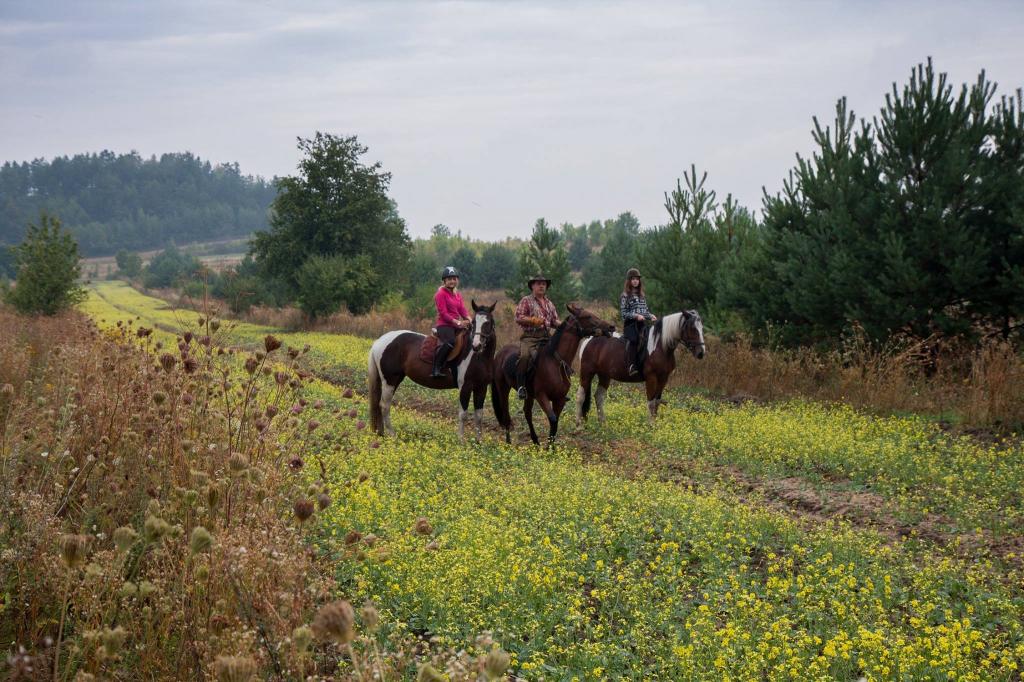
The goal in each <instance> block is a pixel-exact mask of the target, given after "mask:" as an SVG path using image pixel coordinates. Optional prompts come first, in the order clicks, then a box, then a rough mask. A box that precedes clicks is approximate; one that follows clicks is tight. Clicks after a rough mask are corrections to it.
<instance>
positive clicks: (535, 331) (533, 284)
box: [516, 275, 561, 400]
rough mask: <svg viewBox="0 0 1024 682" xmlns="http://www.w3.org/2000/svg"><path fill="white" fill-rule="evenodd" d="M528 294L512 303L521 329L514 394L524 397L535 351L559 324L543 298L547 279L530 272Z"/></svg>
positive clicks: (549, 282) (546, 287) (555, 314)
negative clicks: (514, 304)
mask: <svg viewBox="0 0 1024 682" xmlns="http://www.w3.org/2000/svg"><path fill="white" fill-rule="evenodd" d="M526 286H527V287H528V288H529V289H530V293H529V294H527V295H526V296H523V297H522V298H521V299H520V300H519V304H518V305H517V306H516V324H518V325H519V327H520V329H521V330H522V334H521V335H520V336H519V363H518V364H517V365H516V393H517V395H518V396H519V399H520V400H525V399H526V373H527V371H529V369H530V363H531V361H532V360H533V359H534V358H535V357H536V356H537V352H538V351H539V350H540V349H541V348H542V347H543V346H544V344H545V343H547V340H548V337H549V336H550V334H551V330H552V329H554V328H555V327H557V326H558V325H559V324H561V322H560V320H559V319H558V310H556V309H555V304H554V303H552V302H551V300H550V299H549V298H548V297H547V291H548V287H549V286H551V280H550V279H548V278H547V277H545V276H544V275H534V276H533V277H531V278H530V279H529V281H528V282H527V283H526Z"/></svg>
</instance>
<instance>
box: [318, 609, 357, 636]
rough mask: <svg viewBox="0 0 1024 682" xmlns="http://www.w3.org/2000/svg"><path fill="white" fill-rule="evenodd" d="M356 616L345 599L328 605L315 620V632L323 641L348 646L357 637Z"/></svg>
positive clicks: (319, 612)
mask: <svg viewBox="0 0 1024 682" xmlns="http://www.w3.org/2000/svg"><path fill="white" fill-rule="evenodd" d="M355 622H356V614H355V611H354V610H353V609H352V605H351V604H349V603H348V602H347V601H346V600H344V599H339V600H338V601H336V602H332V603H330V604H327V605H326V606H324V607H323V608H321V609H320V610H319V611H317V613H316V617H315V618H313V632H315V633H316V636H317V637H319V638H320V639H322V640H326V641H331V642H336V643H338V644H348V643H349V642H351V641H352V640H353V639H354V638H355V636H356V633H355Z"/></svg>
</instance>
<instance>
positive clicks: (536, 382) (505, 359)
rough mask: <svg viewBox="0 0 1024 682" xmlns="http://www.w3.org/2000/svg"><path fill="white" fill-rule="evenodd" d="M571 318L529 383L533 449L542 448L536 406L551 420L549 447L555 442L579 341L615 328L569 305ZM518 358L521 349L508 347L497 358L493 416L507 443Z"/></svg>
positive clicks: (527, 411)
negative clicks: (536, 418)
mask: <svg viewBox="0 0 1024 682" xmlns="http://www.w3.org/2000/svg"><path fill="white" fill-rule="evenodd" d="M566 308H567V309H568V311H569V316H568V317H567V318H565V320H564V321H563V322H562V324H560V325H559V326H558V329H557V330H556V331H555V333H554V335H552V337H551V338H550V339H549V340H548V342H547V344H546V345H545V346H544V347H543V348H542V349H541V350H540V352H539V353H538V354H537V360H536V362H535V363H534V368H533V371H532V372H531V374H530V376H528V377H527V380H526V400H524V401H523V414H524V415H525V416H526V423H527V424H529V426H530V438H531V439H533V443H534V445H540V439H539V438H538V437H537V430H536V429H535V428H534V426H533V403H534V402H535V401H536V403H537V404H538V405H539V406H540V409H541V410H543V411H544V414H545V415H546V416H547V418H548V427H549V430H548V445H549V446H550V445H552V444H553V443H554V442H555V436H556V435H557V434H558V418H559V417H560V416H561V414H562V409H563V408H564V407H565V400H566V396H568V395H569V376H570V374H571V373H572V369H571V365H572V361H573V358H574V357H575V356H576V348H577V347H578V346H579V343H580V339H582V338H583V337H585V336H599V335H601V334H611V333H612V332H614V331H615V325H613V324H611V323H609V322H605V321H604V320H602V319H600V318H599V317H597V316H596V315H594V314H593V313H591V312H589V311H587V310H584V309H583V308H580V307H579V306H576V305H573V304H572V303H570V304H568V305H566ZM518 358H519V345H518V344H509V345H507V346H505V347H504V348H502V349H501V350H500V351H499V352H498V355H497V356H496V357H495V358H494V373H493V375H494V378H493V380H492V384H491V401H492V403H493V404H494V415H495V417H497V419H498V423H499V424H500V425H501V426H502V427H503V428H504V429H505V442H506V443H511V442H512V437H511V430H512V415H511V414H510V413H509V407H508V393H509V391H510V390H511V389H512V386H513V385H514V384H515V364H516V361H517V360H518Z"/></svg>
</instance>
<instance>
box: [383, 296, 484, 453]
mask: <svg viewBox="0 0 1024 682" xmlns="http://www.w3.org/2000/svg"><path fill="white" fill-rule="evenodd" d="M470 303H471V304H472V306H473V322H472V325H471V326H470V329H469V339H470V342H469V343H464V344H463V347H462V348H461V350H459V349H458V348H456V349H455V350H458V351H459V352H458V354H457V355H456V357H454V358H452V357H451V356H449V364H448V365H446V367H447V366H450V365H451V363H454V368H453V370H452V372H446V373H445V375H444V376H443V377H440V378H435V377H431V376H430V371H431V364H430V362H429V361H426V360H423V359H422V357H421V353H420V351H421V349H422V345H423V344H424V342H426V340H427V338H428V337H427V336H426V335H424V334H420V333H418V332H413V331H409V330H406V329H400V330H397V331H390V332H387V333H386V334H384V335H383V336H381V337H380V338H378V339H377V340H376V341H374V342H373V345H372V346H370V357H369V360H368V362H367V383H368V384H369V392H368V399H369V402H370V426H371V428H372V429H373V430H374V431H375V432H376V433H377V434H379V435H382V436H383V435H385V432H387V434H390V435H394V433H395V429H394V428H393V427H392V426H391V402H392V400H393V399H394V397H395V390H397V389H398V385H399V384H400V383H402V379H404V378H405V377H409V378H410V379H412V380H413V381H415V382H416V383H417V384H419V385H420V386H426V387H427V388H436V389H452V388H458V389H459V440H462V439H463V436H464V431H465V424H466V414H467V412H468V410H469V398H470V396H471V395H472V397H473V417H474V420H475V422H476V437H477V439H480V438H481V436H482V435H483V412H482V411H481V410H483V407H484V400H485V398H486V397H487V386H488V385H489V384H490V383H491V372H492V367H493V363H494V350H495V347H496V346H497V340H496V339H497V335H496V334H495V329H494V308H495V306H496V305H497V303H495V304H493V305H489V306H486V305H477V304H476V301H474V300H471V301H470ZM453 352H454V351H453Z"/></svg>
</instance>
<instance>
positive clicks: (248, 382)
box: [0, 309, 473, 680]
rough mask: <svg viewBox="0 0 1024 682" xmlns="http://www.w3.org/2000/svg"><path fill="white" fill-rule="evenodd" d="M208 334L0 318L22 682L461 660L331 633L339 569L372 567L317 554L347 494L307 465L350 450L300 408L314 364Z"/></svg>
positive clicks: (298, 671)
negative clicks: (336, 499) (330, 509)
mask: <svg viewBox="0 0 1024 682" xmlns="http://www.w3.org/2000/svg"><path fill="white" fill-rule="evenodd" d="M202 324H203V326H202V327H200V328H197V329H195V330H194V332H190V333H187V334H185V335H184V336H182V337H179V338H177V339H175V340H171V339H167V343H168V345H166V346H162V345H161V343H159V342H157V341H155V336H156V335H155V334H153V333H152V331H151V330H145V329H136V328H134V327H132V326H131V324H119V325H118V326H117V328H116V329H114V330H111V331H110V332H103V333H101V332H99V331H98V330H97V329H96V328H95V327H94V326H93V325H92V324H91V323H90V322H89V321H88V320H86V319H85V318H84V317H83V316H81V315H77V314H67V315H64V316H62V317H58V318H53V319H38V318H24V317H20V316H17V315H15V314H13V313H12V312H9V311H7V310H4V309H0V325H2V328H3V329H7V330H15V333H13V334H10V335H8V336H6V337H5V339H4V342H3V344H0V466H2V469H0V547H2V548H3V549H2V561H0V594H2V595H3V601H2V602H0V610H2V613H3V618H2V619H0V638H2V641H3V642H4V643H5V645H6V646H11V643H14V645H13V648H12V649H9V650H8V653H9V657H8V658H7V660H6V664H7V673H8V677H9V679H54V680H57V679H60V680H71V679H76V680H92V679H121V680H137V679H196V680H199V679H213V678H217V679H222V680H249V679H254V678H255V677H256V676H257V675H259V676H260V677H263V678H273V679H303V678H305V677H306V676H308V675H324V676H326V675H336V676H340V677H345V678H359V679H371V676H372V671H373V670H376V671H378V678H386V679H397V678H400V677H402V676H408V675H409V674H410V673H409V670H410V669H411V670H413V671H415V666H416V658H417V657H422V656H423V654H424V653H427V654H428V655H432V656H433V660H435V661H438V662H439V664H440V665H442V666H444V665H446V664H451V665H455V664H457V663H458V659H459V655H457V654H454V653H451V652H436V651H435V652H430V651H429V650H428V649H429V647H423V646H422V645H419V644H417V643H416V642H413V641H411V640H410V639H408V638H407V636H405V635H402V636H399V635H395V634H380V633H378V630H377V627H376V626H373V627H371V623H370V621H371V620H373V618H372V617H371V615H372V614H367V613H364V614H363V616H362V617H361V618H360V619H358V620H356V621H355V622H354V623H351V624H349V626H348V630H346V632H345V638H344V639H345V641H344V642H342V641H341V639H339V637H338V636H336V633H333V632H331V631H324V630H323V628H320V631H318V630H317V627H316V624H317V620H321V621H322V620H323V618H322V617H319V616H318V618H317V619H314V615H315V614H317V613H318V609H319V610H320V612H323V611H324V609H325V608H327V607H325V606H323V605H324V604H325V603H328V602H329V601H330V600H331V599H333V598H334V597H335V591H336V590H335V586H334V584H333V579H332V577H331V576H332V575H333V573H334V571H335V569H336V568H337V561H355V560H358V559H357V558H355V557H339V558H335V559H334V563H331V562H320V561H318V560H317V557H316V553H315V551H314V550H313V545H312V543H311V542H310V541H309V538H308V537H307V534H308V533H309V532H310V531H309V530H308V528H309V527H311V526H312V525H313V524H311V523H308V522H306V523H304V521H307V519H308V518H309V516H310V515H313V518H314V520H315V518H316V516H315V515H316V514H317V511H316V509H317V508H318V507H320V508H322V507H325V506H327V505H330V504H331V500H330V498H329V497H327V496H326V493H325V491H324V488H323V487H321V482H320V481H319V479H318V478H317V477H315V476H310V475H308V473H309V471H310V470H311V468H310V467H305V466H304V464H305V463H304V461H303V457H304V456H305V453H307V452H309V451H311V450H315V449H318V448H324V447H327V446H328V444H330V446H331V447H337V448H341V449H344V448H345V447H346V444H345V442H343V441H344V438H345V437H344V436H342V435H338V434H336V433H332V432H331V431H330V430H329V429H328V428H327V427H323V428H318V427H319V422H318V421H317V418H319V419H320V420H323V421H324V422H329V421H330V416H331V414H330V413H331V406H329V405H323V404H322V403H319V402H318V403H316V404H310V403H307V402H306V401H305V400H304V399H303V398H302V391H303V387H304V384H305V381H306V380H307V379H306V378H305V377H306V375H305V373H304V372H302V370H301V369H300V368H299V367H298V365H297V364H296V363H297V362H298V361H299V359H300V354H299V353H297V352H288V353H286V352H285V351H284V350H277V349H275V348H274V347H273V346H274V345H275V344H274V342H273V340H272V338H269V337H268V341H267V343H266V344H265V345H266V348H265V350H263V351H260V352H258V353H253V354H247V355H244V356H243V355H242V354H236V353H235V352H234V351H233V350H231V349H228V348H225V347H223V346H222V345H221V344H220V343H219V341H218V335H217V327H218V325H217V324H216V323H215V322H213V323H211V322H209V321H206V322H205V323H202ZM165 338H166V337H165ZM343 407H348V406H347V405H341V404H339V405H337V406H334V410H333V411H334V412H337V411H338V410H340V409H342V408H343ZM331 608H335V609H337V608H338V607H337V606H335V607H331ZM328 615H329V614H328ZM311 623H312V624H313V626H314V627H313V628H312V629H310V628H309V624H311ZM314 633H315V634H316V635H317V637H318V639H319V640H320V641H321V643H320V644H316V643H315V642H314V641H313V634H314ZM378 643H380V644H381V645H382V647H383V652H382V653H381V652H378ZM342 644H344V646H341V645H342ZM371 652H372V656H373V663H372V665H370V666H368V667H367V666H365V665H364V667H363V668H362V669H361V670H362V671H363V672H362V673H357V672H355V670H356V668H355V667H354V665H355V664H356V662H357V661H359V660H362V661H363V662H364V663H367V662H368V661H370V658H371ZM464 663H465V665H466V666H469V667H472V664H473V662H472V661H468V659H467V661H464ZM362 675H365V677H363V676H362Z"/></svg>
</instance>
